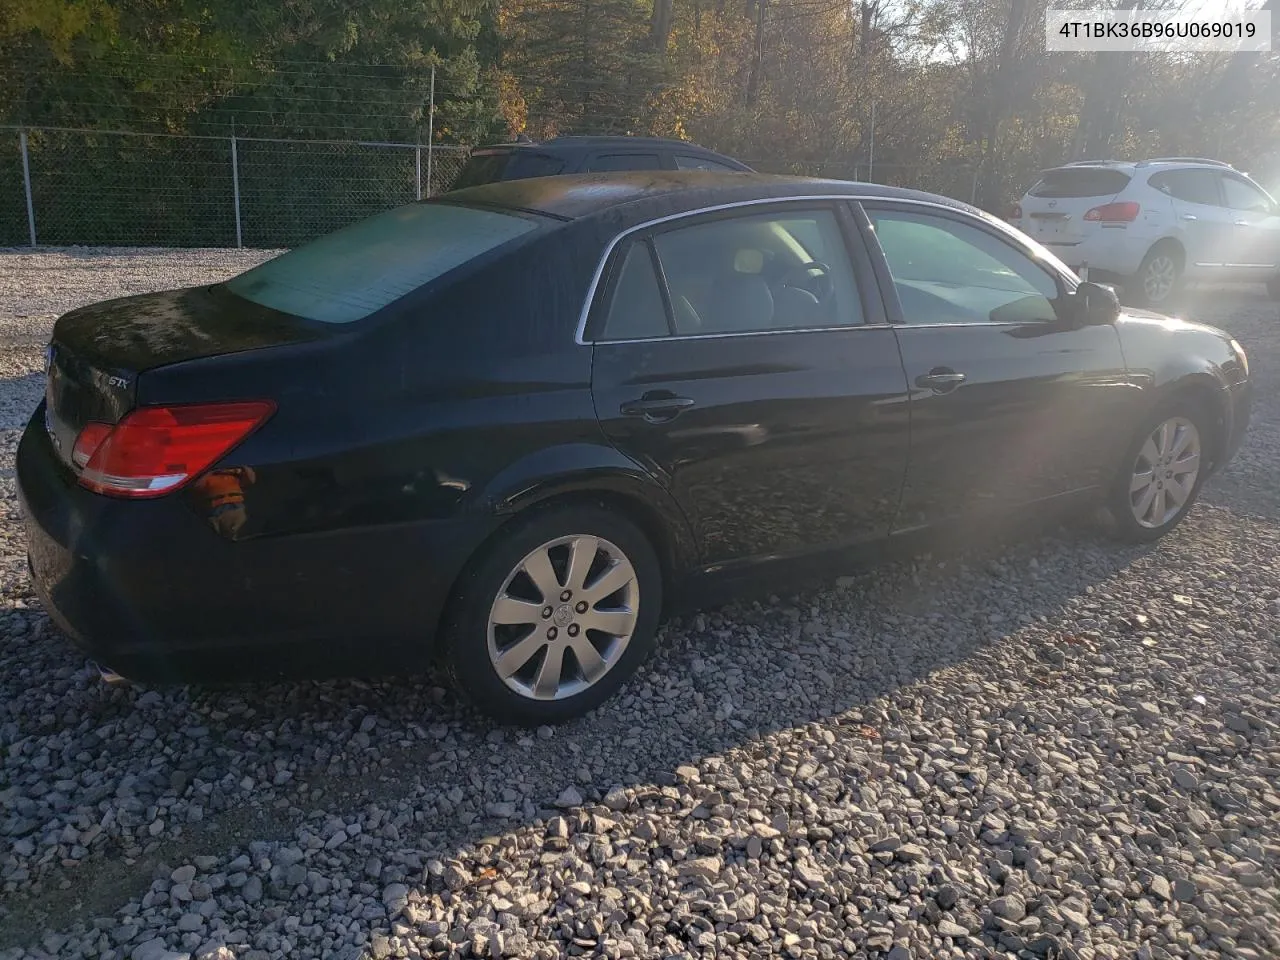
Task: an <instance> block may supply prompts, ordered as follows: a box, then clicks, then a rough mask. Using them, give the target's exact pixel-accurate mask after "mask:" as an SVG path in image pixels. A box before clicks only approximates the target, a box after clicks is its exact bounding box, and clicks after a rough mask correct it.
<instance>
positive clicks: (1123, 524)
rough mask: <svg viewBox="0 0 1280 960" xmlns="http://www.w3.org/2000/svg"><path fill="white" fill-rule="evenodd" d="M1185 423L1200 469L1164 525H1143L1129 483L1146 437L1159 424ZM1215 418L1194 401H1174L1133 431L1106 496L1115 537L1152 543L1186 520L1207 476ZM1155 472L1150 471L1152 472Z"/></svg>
mask: <svg viewBox="0 0 1280 960" xmlns="http://www.w3.org/2000/svg"><path fill="white" fill-rule="evenodd" d="M1178 418H1180V419H1182V420H1185V421H1187V422H1189V423H1191V424H1192V425H1194V427H1195V429H1196V432H1197V434H1198V439H1199V449H1200V453H1199V457H1200V460H1199V470H1198V473H1197V475H1196V478H1195V482H1194V484H1193V486H1192V488H1191V491H1190V493H1189V494H1188V495H1187V497H1186V500H1185V501H1184V502H1183V503H1182V505H1181V506H1180V507H1179V508H1178V509H1177V512H1176V513H1174V514H1173V515H1172V516H1170V517H1169V519H1168V520H1166V521H1165V522H1163V523H1160V524H1158V525H1149V524H1150V523H1151V520H1152V519H1154V518H1148V522H1147V523H1146V524H1144V523H1143V522H1142V521H1140V520H1139V519H1138V517H1137V516H1136V515H1135V509H1136V506H1135V503H1137V504H1138V505H1140V502H1141V501H1140V498H1141V495H1142V494H1141V492H1138V493H1134V492H1132V483H1133V480H1134V478H1135V476H1136V473H1137V467H1138V466H1139V455H1140V454H1141V453H1142V450H1143V447H1144V446H1145V445H1146V443H1147V440H1148V438H1150V437H1151V436H1152V434H1153V433H1155V431H1156V429H1157V428H1158V427H1160V425H1161V424H1164V423H1166V422H1167V421H1170V420H1174V419H1178ZM1214 423H1215V421H1214V418H1213V417H1212V416H1210V415H1209V414H1208V412H1207V411H1206V410H1205V408H1204V406H1203V405H1202V404H1200V403H1198V402H1197V401H1196V400H1195V399H1194V398H1190V397H1187V398H1175V399H1173V400H1172V401H1170V402H1168V403H1165V404H1162V405H1161V406H1160V407H1159V408H1158V409H1156V410H1155V411H1153V412H1152V413H1151V414H1149V415H1148V416H1147V417H1146V419H1144V420H1143V421H1142V425H1141V426H1140V427H1139V428H1138V430H1137V431H1136V432H1135V434H1134V437H1133V440H1132V441H1130V443H1129V445H1128V446H1127V447H1126V448H1125V452H1124V456H1123V458H1122V459H1121V461H1120V463H1119V465H1118V467H1117V469H1116V477H1115V480H1114V481H1113V482H1112V487H1111V490H1110V492H1109V494H1108V496H1107V508H1108V512H1109V513H1110V514H1111V516H1112V519H1113V521H1114V524H1115V526H1114V533H1115V536H1116V537H1117V538H1118V539H1120V540H1123V541H1126V542H1128V543H1151V542H1152V541H1155V540H1159V539H1160V538H1161V537H1163V536H1164V535H1165V534H1166V533H1168V532H1169V531H1170V530H1172V529H1173V528H1174V527H1176V526H1177V525H1178V524H1180V523H1181V522H1182V521H1183V520H1184V519H1186V516H1187V514H1189V513H1190V512H1191V508H1192V507H1193V506H1195V503H1196V500H1197V499H1199V497H1200V489H1201V487H1202V486H1203V485H1204V481H1205V477H1206V476H1207V475H1208V471H1209V466H1210V460H1211V454H1212V450H1213V444H1214ZM1154 472H1155V471H1153V473H1154Z"/></svg>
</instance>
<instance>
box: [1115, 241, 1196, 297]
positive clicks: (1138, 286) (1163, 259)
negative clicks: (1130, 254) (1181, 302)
mask: <svg viewBox="0 0 1280 960" xmlns="http://www.w3.org/2000/svg"><path fill="white" fill-rule="evenodd" d="M1182 285H1183V262H1182V251H1181V250H1180V249H1179V248H1178V247H1177V246H1176V245H1175V244H1172V243H1168V242H1165V243H1158V244H1156V245H1155V246H1154V247H1152V248H1151V250H1150V251H1148V253H1147V255H1146V257H1144V258H1143V260H1142V266H1140V267H1139V268H1138V272H1137V273H1136V274H1134V275H1133V277H1132V278H1131V280H1130V281H1129V283H1128V284H1126V285H1125V291H1126V293H1127V294H1128V299H1129V300H1130V301H1131V302H1132V303H1135V304H1137V305H1139V306H1143V307H1149V308H1150V309H1152V310H1165V309H1168V308H1170V307H1172V306H1173V305H1174V303H1175V302H1176V301H1177V299H1178V296H1179V295H1180V294H1181V293H1182Z"/></svg>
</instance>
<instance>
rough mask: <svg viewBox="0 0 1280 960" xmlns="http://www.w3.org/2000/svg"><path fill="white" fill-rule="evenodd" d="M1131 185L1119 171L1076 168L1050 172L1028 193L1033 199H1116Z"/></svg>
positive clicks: (1127, 176) (1126, 176) (1127, 177)
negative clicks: (1116, 196)
mask: <svg viewBox="0 0 1280 960" xmlns="http://www.w3.org/2000/svg"><path fill="white" fill-rule="evenodd" d="M1128 185H1129V175H1128V174H1127V173H1122V172H1121V171H1119V170H1107V169H1090V168H1089V167H1074V168H1067V169H1064V170H1050V171H1048V172H1047V173H1046V174H1045V175H1044V176H1043V177H1041V178H1040V181H1039V182H1038V183H1037V184H1036V185H1035V186H1033V187H1032V188H1031V189H1030V190H1029V191H1028V193H1030V194H1031V196H1033V197H1057V198H1062V197H1114V196H1115V195H1116V194H1117V193H1119V192H1120V191H1121V190H1123V189H1124V188H1125V187H1127V186H1128Z"/></svg>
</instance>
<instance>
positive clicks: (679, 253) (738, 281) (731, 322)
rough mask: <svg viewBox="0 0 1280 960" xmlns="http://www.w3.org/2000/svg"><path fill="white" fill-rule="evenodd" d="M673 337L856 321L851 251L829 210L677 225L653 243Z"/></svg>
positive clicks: (857, 309)
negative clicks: (667, 299) (663, 280)
mask: <svg viewBox="0 0 1280 960" xmlns="http://www.w3.org/2000/svg"><path fill="white" fill-rule="evenodd" d="M653 242H654V246H655V248H656V250H657V252H658V259H659V261H660V262H661V264H662V272H663V274H664V276H665V277H666V281H667V287H668V290H669V293H670V298H671V307H672V312H673V314H674V324H675V330H676V333H677V334H683V335H696V334H711V333H751V332H762V331H777V330H797V329H813V328H821V327H833V326H849V325H854V324H860V323H862V322H863V320H862V306H861V301H860V300H859V293H858V286H857V282H856V281H855V279H854V274H853V268H852V264H851V263H850V260H849V253H848V249H847V248H846V247H845V243H844V239H843V237H842V236H841V232H840V225H839V222H838V221H837V220H836V217H835V214H834V212H833V211H831V210H830V209H820V210H799V209H794V208H792V209H790V210H786V211H785V212H784V211H779V212H777V213H769V214H748V215H735V216H728V217H722V218H719V219H715V220H705V221H702V222H699V223H695V224H691V225H689V226H675V227H673V228H670V229H667V230H665V231H663V232H661V233H659V234H657V235H656V236H655V237H654V238H653Z"/></svg>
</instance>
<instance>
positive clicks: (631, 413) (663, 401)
mask: <svg viewBox="0 0 1280 960" xmlns="http://www.w3.org/2000/svg"><path fill="white" fill-rule="evenodd" d="M693 403H694V402H693V400H691V399H690V398H689V397H677V396H673V395H665V396H664V395H658V394H652V393H646V394H645V395H644V396H643V397H641V398H640V399H639V400H625V401H623V402H622V403H621V404H620V405H619V407H618V412H619V413H621V414H622V415H623V416H624V417H643V418H644V419H645V420H647V421H649V422H650V423H662V422H663V421H665V420H671V419H674V418H675V417H678V416H679V415H680V414H681V413H683V412H684V411H685V410H687V409H688V408H689V407H692V406H693Z"/></svg>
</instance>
